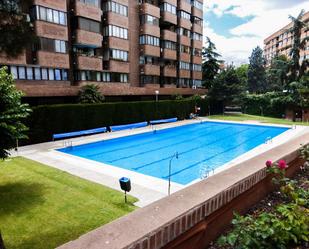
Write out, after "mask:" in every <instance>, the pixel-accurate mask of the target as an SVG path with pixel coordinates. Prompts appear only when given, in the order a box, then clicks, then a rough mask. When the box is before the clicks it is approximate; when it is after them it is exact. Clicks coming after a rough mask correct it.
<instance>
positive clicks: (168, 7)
mask: <svg viewBox="0 0 309 249" xmlns="http://www.w3.org/2000/svg"><path fill="white" fill-rule="evenodd" d="M160 10H161V11H167V12H170V13H172V14H174V15H176V6H174V5H171V4H169V3H163V4H161V5H160Z"/></svg>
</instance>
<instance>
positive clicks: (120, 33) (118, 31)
mask: <svg viewBox="0 0 309 249" xmlns="http://www.w3.org/2000/svg"><path fill="white" fill-rule="evenodd" d="M103 35H104V36H114V37H118V38H122V39H126V40H127V39H128V30H127V29H125V28H121V27H118V26H114V25H108V26H106V27H104V32H103Z"/></svg>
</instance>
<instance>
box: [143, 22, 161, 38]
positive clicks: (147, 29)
mask: <svg viewBox="0 0 309 249" xmlns="http://www.w3.org/2000/svg"><path fill="white" fill-rule="evenodd" d="M140 34H145V35H152V36H156V37H160V28H159V26H155V25H151V24H144V25H142V26H141V28H140Z"/></svg>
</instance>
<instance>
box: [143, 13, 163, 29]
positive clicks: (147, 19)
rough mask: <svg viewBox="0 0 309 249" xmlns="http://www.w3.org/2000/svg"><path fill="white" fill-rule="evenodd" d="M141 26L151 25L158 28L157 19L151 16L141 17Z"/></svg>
mask: <svg viewBox="0 0 309 249" xmlns="http://www.w3.org/2000/svg"><path fill="white" fill-rule="evenodd" d="M141 24H151V25H155V26H159V19H158V18H157V17H154V16H151V15H142V16H141Z"/></svg>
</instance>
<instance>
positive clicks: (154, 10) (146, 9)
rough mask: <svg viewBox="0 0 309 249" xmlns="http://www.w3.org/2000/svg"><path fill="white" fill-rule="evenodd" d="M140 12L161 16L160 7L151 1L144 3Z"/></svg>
mask: <svg viewBox="0 0 309 249" xmlns="http://www.w3.org/2000/svg"><path fill="white" fill-rule="evenodd" d="M140 14H142V15H143V14H149V15H152V16H154V17H157V18H160V8H159V7H157V6H155V5H152V4H150V3H142V4H141V7H140Z"/></svg>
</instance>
